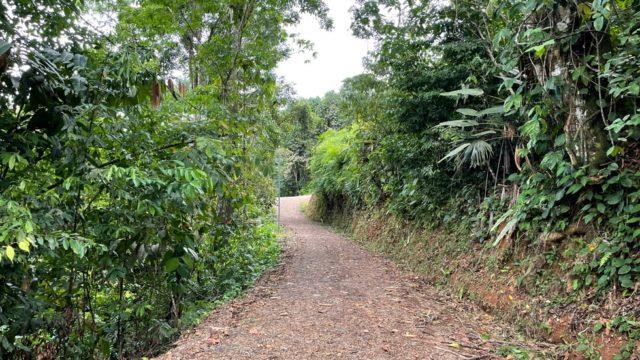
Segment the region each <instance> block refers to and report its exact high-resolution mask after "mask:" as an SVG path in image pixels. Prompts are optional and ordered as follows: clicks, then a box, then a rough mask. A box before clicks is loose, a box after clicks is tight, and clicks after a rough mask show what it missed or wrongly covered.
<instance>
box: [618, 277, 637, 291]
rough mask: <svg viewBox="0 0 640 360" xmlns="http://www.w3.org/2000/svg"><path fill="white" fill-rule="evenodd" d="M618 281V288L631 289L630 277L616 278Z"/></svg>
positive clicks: (631, 281)
mask: <svg viewBox="0 0 640 360" xmlns="http://www.w3.org/2000/svg"><path fill="white" fill-rule="evenodd" d="M618 280H619V281H620V286H622V287H623V288H627V289H631V288H633V280H631V275H623V276H621V277H620V278H618Z"/></svg>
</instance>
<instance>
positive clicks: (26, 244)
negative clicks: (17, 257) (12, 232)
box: [18, 239, 31, 252]
mask: <svg viewBox="0 0 640 360" xmlns="http://www.w3.org/2000/svg"><path fill="white" fill-rule="evenodd" d="M30 246H31V243H30V242H29V240H27V239H24V240H22V241H20V242H19V243H18V247H19V248H20V250H22V251H25V252H29V247H30Z"/></svg>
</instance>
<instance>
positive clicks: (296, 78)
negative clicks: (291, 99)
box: [276, 0, 373, 98]
mask: <svg viewBox="0 0 640 360" xmlns="http://www.w3.org/2000/svg"><path fill="white" fill-rule="evenodd" d="M326 3H327V5H328V6H329V9H330V13H329V16H330V17H331V18H332V19H333V30H332V31H331V32H328V31H325V30H322V29H321V28H320V25H319V24H318V21H317V20H316V19H314V18H312V17H309V16H304V17H302V19H301V21H300V24H298V26H296V27H295V28H294V29H291V31H290V32H294V33H297V34H299V35H300V37H302V38H303V39H306V40H310V41H311V42H313V46H314V47H313V48H314V51H315V52H316V53H317V56H316V57H315V58H313V56H312V54H311V53H309V52H305V53H299V52H298V53H295V54H292V55H291V57H290V58H289V59H287V60H285V61H283V62H282V63H280V65H279V66H278V68H277V69H276V74H278V76H281V77H283V78H284V80H285V81H286V82H287V83H290V84H292V85H293V87H294V89H295V90H296V95H297V96H298V97H305V98H307V97H314V96H322V95H324V94H325V93H326V92H328V91H331V90H338V89H340V86H341V85H342V80H344V79H346V78H348V77H351V76H354V75H358V74H360V73H362V72H363V71H364V68H363V66H362V58H363V57H364V56H365V55H366V54H367V51H368V50H370V46H373V43H371V44H369V42H368V41H367V40H362V39H357V38H355V37H354V36H353V35H352V34H351V30H350V29H349V27H350V26H351V13H350V12H349V9H350V8H351V7H352V6H353V5H354V3H355V0H326ZM307 60H309V62H308V63H306V61H307Z"/></svg>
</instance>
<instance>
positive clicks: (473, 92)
mask: <svg viewBox="0 0 640 360" xmlns="http://www.w3.org/2000/svg"><path fill="white" fill-rule="evenodd" d="M440 95H441V96H446V97H453V98H459V97H462V96H482V95H484V90H482V89H468V88H467V89H460V90H455V91H449V92H444V93H440Z"/></svg>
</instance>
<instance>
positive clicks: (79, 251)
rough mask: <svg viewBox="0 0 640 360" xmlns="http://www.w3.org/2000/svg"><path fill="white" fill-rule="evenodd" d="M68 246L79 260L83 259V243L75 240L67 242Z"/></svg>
mask: <svg viewBox="0 0 640 360" xmlns="http://www.w3.org/2000/svg"><path fill="white" fill-rule="evenodd" d="M69 246H70V247H71V250H72V251H73V252H74V253H75V254H76V255H78V256H80V257H81V258H82V257H84V254H85V249H86V248H85V245H84V244H83V243H81V242H80V241H78V240H76V239H71V240H70V241H69Z"/></svg>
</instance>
